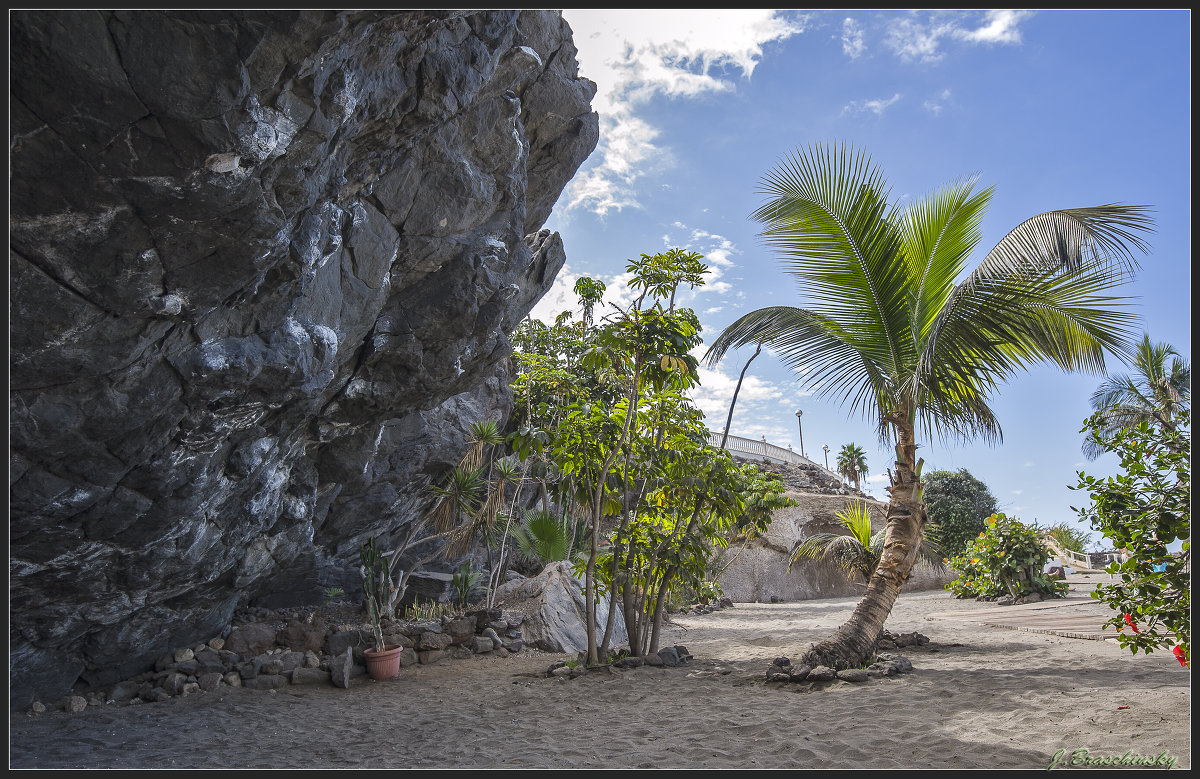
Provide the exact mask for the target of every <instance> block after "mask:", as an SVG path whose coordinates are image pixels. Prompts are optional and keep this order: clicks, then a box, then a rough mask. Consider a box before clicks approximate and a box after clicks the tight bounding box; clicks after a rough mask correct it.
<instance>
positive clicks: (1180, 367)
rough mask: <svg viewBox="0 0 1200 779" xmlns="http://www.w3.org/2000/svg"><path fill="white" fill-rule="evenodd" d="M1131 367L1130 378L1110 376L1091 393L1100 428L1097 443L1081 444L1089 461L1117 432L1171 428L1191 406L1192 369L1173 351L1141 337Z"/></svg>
mask: <svg viewBox="0 0 1200 779" xmlns="http://www.w3.org/2000/svg"><path fill="white" fill-rule="evenodd" d="M1131 363H1132V367H1133V371H1134V372H1133V373H1132V374H1125V373H1122V374H1114V375H1111V376H1109V377H1108V378H1107V379H1105V380H1104V382H1103V383H1102V384H1101V385H1100V386H1099V387H1098V388H1097V389H1096V391H1095V392H1094V393H1092V398H1091V403H1092V408H1093V409H1094V410H1095V411H1096V412H1097V413H1099V415H1100V420H1101V423H1102V425H1103V427H1102V428H1101V429H1100V430H1098V431H1097V432H1099V434H1100V440H1099V441H1094V440H1092V439H1090V438H1089V439H1087V440H1085V442H1084V445H1083V452H1084V454H1085V455H1086V456H1087V457H1088V459H1090V460H1094V459H1096V458H1097V457H1099V456H1100V455H1101V454H1103V453H1104V451H1105V448H1104V442H1105V441H1107V440H1108V439H1109V438H1111V436H1112V435H1113V434H1114V433H1116V432H1117V431H1118V430H1123V429H1126V428H1130V427H1136V426H1137V425H1139V424H1141V423H1142V422H1148V423H1150V424H1153V425H1157V426H1165V427H1173V424H1174V419H1175V416H1176V415H1177V414H1178V413H1179V412H1180V410H1181V409H1183V408H1186V407H1188V405H1189V404H1190V402H1191V383H1192V372H1191V368H1190V366H1189V365H1188V362H1187V360H1185V359H1183V357H1182V356H1180V354H1179V352H1177V351H1176V350H1175V347H1173V346H1171V345H1170V344H1167V343H1153V342H1151V340H1150V335H1149V334H1143V335H1142V340H1141V341H1140V342H1138V344H1137V348H1136V350H1135V351H1134V354H1133V359H1132V360H1131Z"/></svg>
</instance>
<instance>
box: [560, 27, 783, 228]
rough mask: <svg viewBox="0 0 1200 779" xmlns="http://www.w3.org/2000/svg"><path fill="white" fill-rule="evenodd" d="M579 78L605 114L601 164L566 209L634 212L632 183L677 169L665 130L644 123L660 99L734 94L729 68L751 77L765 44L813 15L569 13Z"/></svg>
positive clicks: (580, 180)
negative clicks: (665, 145)
mask: <svg viewBox="0 0 1200 779" xmlns="http://www.w3.org/2000/svg"><path fill="white" fill-rule="evenodd" d="M563 17H564V18H565V19H566V20H567V22H568V23H569V24H570V25H571V29H572V30H573V32H574V40H575V45H576V47H577V48H578V50H579V70H580V74H581V75H583V76H585V77H587V78H590V79H591V80H593V81H595V82H596V86H597V90H596V97H595V98H594V99H593V100H592V106H593V108H595V109H596V111H597V112H599V114H600V143H599V145H598V147H597V150H596V152H595V153H594V154H593V155H592V157H593V159H596V160H598V162H596V163H594V164H592V165H590V166H589V167H588V168H587V170H585V171H582V172H581V173H580V174H578V175H576V177H575V179H573V180H572V181H571V183H570V185H569V186H568V188H567V192H566V198H565V200H564V202H565V204H566V210H567V211H570V210H572V209H575V208H588V209H590V210H591V211H593V212H595V213H596V214H599V215H601V216H603V215H604V214H606V213H607V212H608V211H610V210H612V209H617V210H621V209H622V208H630V207H633V208H637V207H640V204H639V203H638V201H637V197H636V193H635V186H634V185H635V184H636V182H637V180H638V179H639V178H641V177H642V176H644V175H646V173H648V172H652V171H654V170H658V169H661V168H663V167H666V166H668V165H669V164H670V155H669V153H668V152H667V151H665V150H664V149H662V148H660V147H659V146H658V145H656V143H655V141H656V139H657V137H658V131H657V130H656V129H655V128H654V127H652V126H650V125H649V124H648V123H646V122H645V121H644V120H643V119H641V118H639V117H638V115H637V112H638V110H639V107H640V106H641V105H643V104H644V103H646V102H647V101H649V100H651V99H653V98H656V97H667V98H674V99H688V98H695V97H699V96H701V95H706V94H714V93H720V92H729V91H732V90H733V89H734V88H735V86H734V82H732V81H730V80H727V79H725V78H722V77H721V76H720V75H717V74H718V73H722V72H723V71H726V70H729V71H740V73H741V74H742V76H743V77H745V78H750V75H751V73H753V72H754V68H755V66H756V65H757V64H758V62H759V61H760V60H761V59H762V56H763V46H764V45H765V44H767V43H770V42H772V41H780V40H784V39H786V38H789V37H791V36H792V35H796V34H798V33H801V32H803V31H804V28H805V24H806V23H807V17H803V16H801V17H793V18H790V19H789V18H785V17H784V16H782V15H780V14H779V13H778V12H776V11H767V10H759V9H750V10H718V11H709V10H696V9H689V10H681V11H676V10H651V11H645V10H639V11H635V10H603V11H596V10H582V11H581V10H574V11H572V10H568V11H564V12H563Z"/></svg>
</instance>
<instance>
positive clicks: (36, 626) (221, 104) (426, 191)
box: [9, 11, 597, 705]
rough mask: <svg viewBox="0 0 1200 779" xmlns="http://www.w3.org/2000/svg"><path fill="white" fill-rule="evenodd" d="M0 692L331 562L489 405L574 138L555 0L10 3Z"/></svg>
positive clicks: (212, 626)
mask: <svg viewBox="0 0 1200 779" xmlns="http://www.w3.org/2000/svg"><path fill="white" fill-rule="evenodd" d="M10 57H11V63H12V71H11V81H10V84H11V98H12V99H11V139H10V149H11V165H12V167H11V239H10V240H11V243H10V249H11V264H10V278H11V293H10V294H11V298H10V303H11V311H12V313H11V345H12V356H11V370H12V378H11V386H10V418H11V445H12V449H11V475H10V478H11V499H12V508H11V520H10V539H11V552H10V555H11V557H10V561H9V572H10V590H9V597H10V604H11V627H10V638H11V655H10V674H11V682H12V696H11V701H12V704H13V705H21V704H26V703H28V702H29V700H31V698H32V697H33V696H34V695H35V694H36V695H39V696H42V697H44V698H47V699H49V698H53V697H55V696H57V695H61V694H63V693H64V692H66V691H67V690H68V688H70V687H71V685H72V684H73V683H76V682H77V681H82V682H84V683H93V684H102V683H107V682H112V681H115V680H117V679H120V678H125V677H126V676H129V675H130V674H132V673H135V672H137V671H141V670H144V668H145V667H146V666H147V665H148V664H151V663H153V661H154V659H155V658H156V657H158V656H159V655H161V654H162V653H163V652H164V650H166V649H167V648H168V647H175V646H181V645H187V644H190V643H194V642H196V641H200V640H204V639H207V638H210V637H212V636H213V635H216V634H218V633H220V632H221V630H222V629H223V627H224V626H225V625H226V624H227V623H228V622H229V619H230V616H231V614H232V613H233V611H234V609H235V608H236V607H237V606H238V605H240V604H244V603H248V602H257V603H266V604H271V605H286V604H287V602H289V601H304V600H306V599H308V598H310V597H311V596H312V595H314V594H316V593H318V592H319V591H320V588H321V587H323V586H326V585H330V584H341V583H343V581H344V577H346V576H347V575H349V576H351V577H353V575H354V574H353V571H354V566H356V565H357V548H358V545H359V543H360V542H362V541H363V540H365V539H366V538H367V537H370V536H373V535H380V534H387V533H391V532H395V531H396V530H397V529H398V528H399V527H401V526H402V525H403V524H404V523H406V522H407V521H409V520H410V519H411V518H412V517H414V516H415V515H416V513H417V512H419V511H421V510H423V508H424V507H425V506H426V505H427V502H428V499H427V497H426V495H427V491H426V487H427V485H428V484H429V483H430V481H431V479H434V478H437V477H438V476H440V475H441V474H442V473H443V472H444V471H445V470H446V469H447V468H448V467H449V465H450V464H451V463H453V462H455V461H457V459H458V457H459V455H460V454H461V452H462V450H463V449H464V446H465V443H464V442H465V438H466V431H467V429H468V428H469V425H470V423H471V422H473V421H475V420H478V419H481V418H488V417H499V416H502V415H504V414H506V413H507V410H508V408H509V405H510V403H511V400H510V396H509V395H508V390H507V381H506V377H505V375H504V367H503V360H504V358H505V357H506V356H507V355H508V354H509V351H510V345H509V342H508V340H507V335H506V334H507V333H508V332H510V331H511V329H512V328H513V327H514V326H515V325H516V323H517V322H518V321H519V319H520V318H521V317H523V316H524V315H525V313H526V312H527V311H528V310H529V309H530V308H531V307H532V305H533V304H534V302H535V301H536V300H537V299H538V298H539V297H540V296H541V295H542V294H543V293H544V292H545V290H546V289H547V288H548V287H549V285H550V284H551V282H552V281H553V278H554V275H555V274H556V272H557V271H558V269H559V268H560V267H561V265H562V263H563V260H564V253H563V247H562V244H561V241H560V240H559V238H558V236H557V235H556V234H550V233H548V232H546V231H540V232H539V229H540V228H541V226H542V224H543V222H544V221H545V220H546V218H547V217H548V215H549V213H550V210H551V208H552V206H553V205H554V202H555V200H556V199H557V198H558V196H559V194H560V192H561V191H562V188H563V187H564V185H565V184H566V182H567V181H568V180H569V179H570V178H571V176H572V175H573V174H574V173H575V171H576V169H577V168H578V167H579V165H580V164H581V163H582V161H583V160H584V159H585V158H586V157H587V155H588V154H589V153H590V152H591V151H592V149H593V148H594V147H595V144H596V140H597V117H596V115H595V114H594V113H593V112H592V111H591V108H590V100H591V97H592V95H593V94H594V92H595V86H594V85H593V84H592V83H591V82H589V81H587V80H585V79H581V78H579V77H578V75H577V65H576V61H575V48H574V46H573V45H572V43H571V34H570V29H569V28H568V27H567V25H566V23H565V22H563V20H562V19H561V17H560V15H559V14H557V13H552V12H543V11H525V12H517V11H508V12H495V11H493V12H376V11H370V12H315V11H314V12H282V11H280V12H275V11H259V12H249V11H248V12H240V11H222V12H215V11H214V12H207V11H189V12H182V11H181V12H140V11H117V12H106V11H70V12H28V11H20V12H14V13H13V14H12V16H11V50H10Z"/></svg>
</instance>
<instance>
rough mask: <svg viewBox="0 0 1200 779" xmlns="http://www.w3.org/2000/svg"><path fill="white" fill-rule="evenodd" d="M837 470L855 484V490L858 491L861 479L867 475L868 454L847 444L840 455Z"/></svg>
mask: <svg viewBox="0 0 1200 779" xmlns="http://www.w3.org/2000/svg"><path fill="white" fill-rule="evenodd" d="M837 469H838V473H840V474H841V475H843V476H845V477H846V478H848V479H850V480H851V481H853V482H854V489H855V490H856V491H858V490H859V486H858V485H859V479H861V478H862V477H863V476H865V475H866V474H867V453H866V452H864V451H863V450H862V448H861V447H859V446H857V445H855V444H853V443H850V444H846V445H845V446H843V447H842V451H841V452H839V453H838V459H837Z"/></svg>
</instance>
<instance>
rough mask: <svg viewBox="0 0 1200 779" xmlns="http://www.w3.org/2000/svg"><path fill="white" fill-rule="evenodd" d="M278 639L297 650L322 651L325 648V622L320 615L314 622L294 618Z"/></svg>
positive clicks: (284, 644) (282, 643)
mask: <svg viewBox="0 0 1200 779" xmlns="http://www.w3.org/2000/svg"><path fill="white" fill-rule="evenodd" d="M276 641H278V642H279V643H280V644H281V645H283V646H286V647H288V648H290V649H294V650H296V651H297V652H308V651H312V652H320V651H322V650H323V649H324V648H325V622H324V621H323V620H322V619H320V618H319V617H318V618H317V619H314V620H313V621H312V623H308V622H305V621H304V620H302V619H293V620H291V621H289V622H288V625H287V627H285V628H284V629H283V630H281V631H280V632H279V634H278V636H276Z"/></svg>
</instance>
